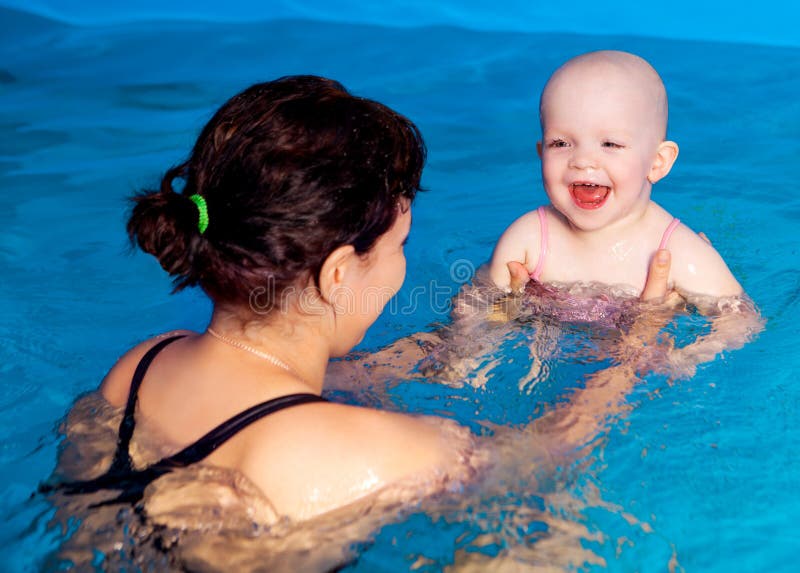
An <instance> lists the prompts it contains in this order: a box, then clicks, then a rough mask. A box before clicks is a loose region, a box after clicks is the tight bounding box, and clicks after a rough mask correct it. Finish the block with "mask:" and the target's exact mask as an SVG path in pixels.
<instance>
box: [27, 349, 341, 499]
mask: <svg viewBox="0 0 800 573" xmlns="http://www.w3.org/2000/svg"><path fill="white" fill-rule="evenodd" d="M184 336H185V335H179V336H173V337H170V338H166V339H164V340H162V341H160V342H159V343H158V344H156V345H155V346H153V347H152V348H151V349H150V350H148V351H147V354H145V355H144V356H143V357H142V360H141V361H140V362H139V364H138V366H137V367H136V371H135V372H134V374H133V379H132V381H131V389H130V393H129V394H128V403H127V405H126V406H125V414H124V416H123V417H122V422H121V423H120V425H119V437H118V438H117V451H116V453H115V454H114V459H113V461H112V462H111V467H110V468H109V469H108V471H107V472H106V473H104V474H103V475H101V476H99V477H96V478H94V479H89V480H82V481H73V482H64V483H60V484H58V485H55V486H52V485H42V486H40V488H39V490H40V491H42V492H49V491H53V490H59V491H62V492H64V493H66V494H70V495H71V494H77V493H90V492H96V491H100V490H104V489H109V490H120V491H121V493H120V495H119V496H118V497H116V498H114V499H112V500H108V501H104V502H102V503H100V504H96V505H107V504H111V503H123V502H128V503H136V502H138V501H139V500H140V499H141V498H142V495H143V494H144V489H145V488H146V487H147V486H148V485H149V484H150V483H151V482H152V481H154V480H155V479H157V478H158V477H160V476H162V475H164V474H166V473H169V472H171V471H172V470H174V469H177V468H185V467H186V466H189V465H191V464H194V463H196V462H199V461H201V460H203V459H205V458H206V457H207V456H208V455H209V454H211V453H212V452H213V451H214V450H216V449H217V448H218V447H219V446H221V445H222V444H224V443H225V442H227V441H228V440H229V439H231V438H232V437H233V436H235V435H236V434H237V433H239V432H240V431H241V430H243V429H244V428H246V427H247V426H249V425H250V424H252V423H253V422H256V421H258V420H260V419H261V418H263V417H264V416H268V415H270V414H273V413H275V412H278V411H280V410H283V409H285V408H290V407H292V406H299V405H301V404H308V403H310V402H327V400H326V399H325V398H322V397H321V396H317V395H316V394H310V393H299V394H289V395H286V396H281V397H279V398H273V399H272V400H268V401H266V402H262V403H261V404H256V405H255V406H252V407H251V408H248V409H247V410H244V411H243V412H240V413H238V414H236V415H235V416H233V417H231V418H229V419H228V420H226V421H224V422H222V423H221V424H220V425H219V426H217V427H216V428H214V429H213V430H211V431H210V432H208V433H207V434H206V435H204V436H203V437H202V438H200V439H199V440H197V441H196V442H194V443H193V444H191V445H189V446H187V447H185V448H183V449H182V450H181V451H179V452H178V453H177V454H173V455H171V456H169V457H166V458H163V459H162V460H160V461H158V462H156V463H154V464H152V465H150V466H148V467H146V468H144V469H141V470H137V469H134V468H133V464H132V462H131V456H130V452H129V446H130V443H131V437H132V436H133V429H134V426H135V424H136V422H135V421H134V417H133V415H134V411H135V409H136V400H137V397H138V393H139V386H140V385H141V383H142V380H143V379H144V375H145V373H146V372H147V369H148V368H149V366H150V364H151V363H152V362H153V359H154V358H155V357H156V356H157V355H158V353H159V352H161V351H162V350H163V349H164V348H165V347H166V346H167V345H169V344H171V343H172V342H175V341H176V340H178V339H180V338H184Z"/></svg>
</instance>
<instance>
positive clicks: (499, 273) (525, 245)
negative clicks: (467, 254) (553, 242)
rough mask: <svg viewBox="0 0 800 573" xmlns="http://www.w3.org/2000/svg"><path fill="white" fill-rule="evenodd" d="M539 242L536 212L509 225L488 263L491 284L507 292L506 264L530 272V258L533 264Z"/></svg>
mask: <svg viewBox="0 0 800 573" xmlns="http://www.w3.org/2000/svg"><path fill="white" fill-rule="evenodd" d="M539 242H540V238H539V216H538V215H537V214H536V211H531V212H530V213H526V214H524V215H523V216H522V217H520V218H519V219H517V220H516V221H514V222H513V223H511V225H510V226H509V227H508V228H507V229H506V230H505V231H504V232H503V234H502V235H501V236H500V239H499V240H498V241H497V245H495V247H494V252H493V253H492V260H491V261H490V262H489V277H490V278H491V280H492V282H493V283H494V284H495V285H497V286H498V287H499V288H501V289H503V290H506V291H507V290H509V288H510V287H511V273H510V272H509V270H508V263H510V262H512V261H517V262H519V263H522V264H523V265H525V267H526V268H527V269H528V271H529V272H530V270H531V265H532V261H531V258H533V264H535V262H536V260H538V259H537V258H536V256H537V255H536V254H537V253H538V252H539Z"/></svg>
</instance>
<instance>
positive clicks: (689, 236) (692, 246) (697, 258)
mask: <svg viewBox="0 0 800 573" xmlns="http://www.w3.org/2000/svg"><path fill="white" fill-rule="evenodd" d="M667 248H668V249H669V250H670V253H671V254H672V275H673V278H674V280H675V285H676V286H677V287H678V288H679V289H680V290H685V291H688V292H692V293H696V294H704V295H711V296H734V295H738V294H741V292H742V287H741V285H740V284H739V283H738V281H737V280H736V279H735V278H734V276H733V274H732V273H731V271H730V269H729V268H728V265H727V264H726V263H725V260H724V259H723V258H722V256H721V255H720V254H719V252H717V250H716V249H715V248H714V246H713V245H712V244H711V243H710V242H709V241H708V240H707V239H705V238H703V237H701V236H700V235H699V234H698V233H696V232H694V231H693V230H692V229H691V228H689V227H688V226H687V225H685V224H683V223H681V224H680V225H678V226H677V228H676V229H675V231H674V233H673V234H672V236H671V237H670V239H669V242H668V243H667Z"/></svg>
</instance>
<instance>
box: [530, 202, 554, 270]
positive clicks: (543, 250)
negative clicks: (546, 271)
mask: <svg viewBox="0 0 800 573" xmlns="http://www.w3.org/2000/svg"><path fill="white" fill-rule="evenodd" d="M536 214H537V215H539V236H540V237H541V239H540V241H539V260H538V261H537V263H536V268H535V269H533V272H532V273H531V274H530V277H531V278H532V279H533V280H535V281H538V280H539V277H540V276H542V269H543V268H544V261H545V259H546V258H547V236H548V234H549V233H548V232H547V211H546V210H545V208H544V207H539V208H538V209H536Z"/></svg>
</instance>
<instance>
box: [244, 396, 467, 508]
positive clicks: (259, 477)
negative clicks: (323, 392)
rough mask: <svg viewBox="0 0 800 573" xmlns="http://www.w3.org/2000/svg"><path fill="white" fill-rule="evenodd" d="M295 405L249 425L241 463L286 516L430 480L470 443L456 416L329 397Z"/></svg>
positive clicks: (339, 505)
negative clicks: (288, 412)
mask: <svg viewBox="0 0 800 573" xmlns="http://www.w3.org/2000/svg"><path fill="white" fill-rule="evenodd" d="M293 410H294V412H293V413H292V414H293V415H292V416H291V419H289V417H287V418H286V423H285V424H281V425H280V427H279V425H278V424H274V423H264V424H263V425H261V427H260V428H259V427H254V428H253V430H254V432H257V433H258V436H255V435H254V436H252V438H253V439H251V440H249V443H251V444H254V447H253V448H252V449H251V450H250V451H249V452H248V456H247V457H248V460H247V461H246V462H245V464H244V467H243V468H242V469H243V471H244V472H245V473H246V474H247V475H248V476H249V477H250V478H251V479H252V480H253V481H254V482H256V484H257V485H258V486H259V487H260V488H261V489H262V491H263V492H264V494H265V495H266V496H267V497H269V499H270V500H272V502H273V503H274V504H275V506H276V508H278V510H279V512H280V513H282V514H284V515H288V516H290V517H296V518H307V517H311V516H313V515H318V514H320V513H324V512H326V511H330V510H332V509H335V508H337V507H341V506H343V505H346V504H348V503H352V502H353V501H355V500H357V499H359V498H360V497H363V496H365V495H369V494H371V493H374V492H377V491H379V490H381V489H383V488H386V487H390V486H392V485H393V484H397V483H399V482H401V481H406V480H412V481H413V480H420V481H426V480H430V479H432V478H433V476H435V475H437V474H438V473H440V472H441V471H446V470H447V469H449V468H452V466H454V465H456V464H458V462H459V459H460V458H459V453H458V452H459V450H460V449H463V447H468V446H467V444H468V443H470V436H469V432H468V431H467V430H466V429H464V428H463V427H461V426H459V425H458V424H456V423H454V422H447V421H445V422H442V421H439V422H438V423H434V422H432V421H431V420H430V419H428V418H426V417H421V416H409V415H405V414H396V413H391V412H385V411H380V410H374V409H370V408H361V407H357V406H348V405H343V404H334V403H320V404H307V405H304V406H301V407H298V408H293ZM277 421H278V420H272V422H277ZM256 426H258V425H256ZM459 429H460V430H461V431H459ZM459 443H460V444H462V445H463V447H459ZM320 492H325V495H324V496H321V495H320Z"/></svg>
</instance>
